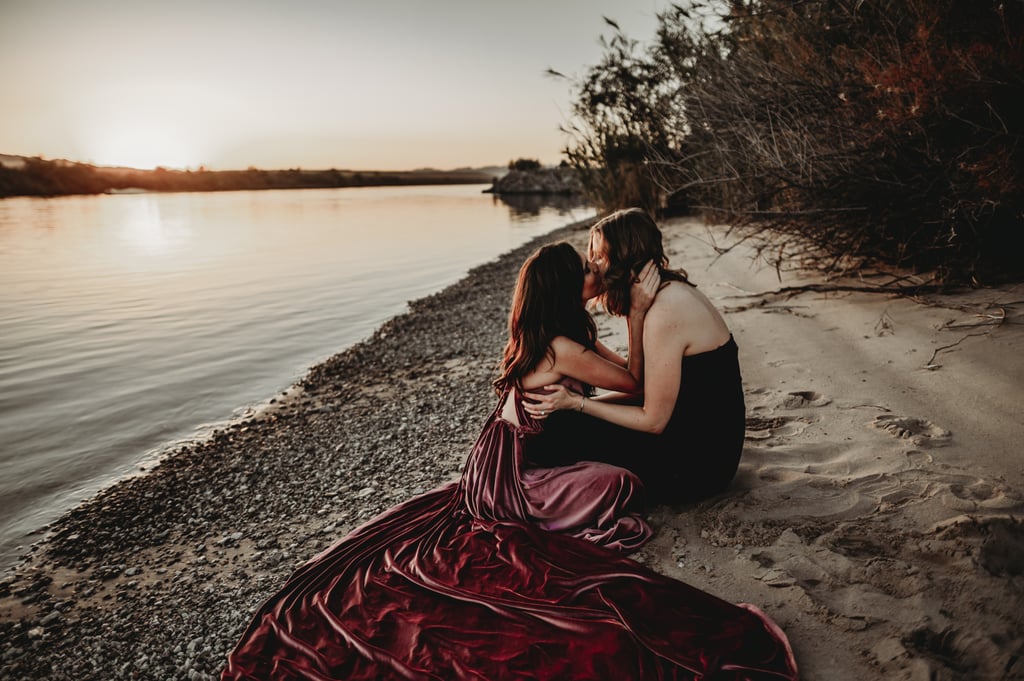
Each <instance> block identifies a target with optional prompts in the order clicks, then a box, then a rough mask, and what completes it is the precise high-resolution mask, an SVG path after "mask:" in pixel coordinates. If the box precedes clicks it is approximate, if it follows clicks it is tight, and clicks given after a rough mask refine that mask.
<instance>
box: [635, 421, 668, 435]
mask: <svg viewBox="0 0 1024 681" xmlns="http://www.w3.org/2000/svg"><path fill="white" fill-rule="evenodd" d="M668 421H669V420H668V419H667V418H664V419H663V418H648V419H646V420H645V421H644V423H643V428H642V430H643V431H644V432H645V433H650V434H651V435H661V434H662V433H664V432H665V428H667V427H668Z"/></svg>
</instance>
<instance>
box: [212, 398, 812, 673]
mask: <svg viewBox="0 0 1024 681" xmlns="http://www.w3.org/2000/svg"><path fill="white" fill-rule="evenodd" d="M513 395H515V393H513ZM513 399H514V401H515V411H516V414H517V416H518V422H519V424H522V425H516V424H513V423H511V422H509V421H507V420H504V419H502V418H501V414H502V406H503V404H504V401H505V400H504V399H501V400H499V403H498V407H497V408H496V409H495V411H494V412H493V413H492V414H491V416H490V417H489V418H488V420H487V422H486V424H485V425H484V428H483V432H482V433H481V435H480V438H479V439H478V440H477V443H476V445H475V446H474V447H473V450H472V453H471V454H470V456H469V459H468V460H467V463H466V467H465V472H464V473H463V475H462V478H461V479H460V480H459V481H458V482H452V483H450V484H447V485H444V486H442V487H440V488H438V489H436V490H434V491H432V492H427V493H426V494H422V495H420V496H418V497H415V498H413V499H411V500H409V501H407V502H405V503H402V504H400V505H398V506H396V507H394V508H392V509H391V510H389V511H386V512H385V513H383V514H381V515H380V516H378V517H377V518H375V519H373V520H371V521H369V522H367V523H366V524H365V525H363V526H361V527H360V528H358V529H356V530H355V531H354V532H352V533H351V534H350V535H348V536H347V537H345V538H344V539H342V540H340V541H339V542H337V543H336V544H334V545H333V546H332V547H330V548H329V549H327V550H325V551H324V552H322V553H321V554H319V555H318V556H316V557H314V558H313V559H312V560H310V561H309V562H308V563H306V564H305V565H303V566H302V567H300V568H299V569H298V570H297V571H296V572H295V573H294V574H293V575H292V576H291V577H290V578H289V580H288V581H287V583H286V584H285V585H284V587H283V588H282V589H281V591H280V592H278V593H277V594H276V595H274V596H273V597H271V598H270V600H268V601H267V602H266V603H265V604H264V605H263V606H262V607H261V608H260V610H259V611H258V612H257V613H256V615H255V617H254V618H253V620H252V622H251V623H250V625H249V627H248V629H247V630H246V631H245V633H244V634H243V635H242V638H241V640H240V641H239V643H238V644H237V646H236V647H235V649H234V651H232V653H231V654H230V656H229V658H228V665H227V668H226V669H225V670H224V672H223V675H222V678H223V679H225V680H226V679H317V680H323V679H353V680H354V679H375V680H376V679H436V680H444V681H449V680H453V679H474V680H488V681H491V680H495V681H496V680H499V679H544V680H547V679H595V680H604V679H615V680H626V679H644V680H646V679H736V680H739V679H796V678H797V673H796V664H795V662H794V660H793V656H792V653H791V651H790V648H789V644H788V641H787V640H786V637H785V635H784V634H783V633H782V631H781V630H780V629H779V628H778V627H777V626H776V625H775V624H774V623H773V622H772V621H771V620H770V619H768V617H766V616H765V615H763V614H762V613H760V612H759V611H758V610H757V609H756V608H753V607H752V606H738V605H733V604H731V603H728V602H726V601H723V600H721V599H719V598H716V597H714V596H712V595H710V594H708V593H705V592H703V591H700V590H699V589H696V588H694V587H691V586H688V585H687V584H684V583H682V582H679V581H676V580H673V579H669V578H668V577H664V576H662V575H660V574H658V573H656V572H654V571H652V570H650V569H648V568H646V567H644V566H642V565H640V564H639V563H637V562H635V561H633V560H630V559H628V558H626V557H624V556H623V555H622V553H623V552H624V551H629V550H631V549H633V548H636V547H637V546H639V545H640V544H642V543H643V542H644V541H646V540H647V539H648V538H649V536H650V528H649V527H648V526H647V524H646V523H645V522H644V521H643V519H642V518H641V517H640V516H639V515H637V514H636V513H635V512H633V506H634V504H635V501H634V499H635V496H636V494H637V492H638V485H639V483H638V481H637V478H636V477H635V476H634V475H633V474H632V473H630V472H628V471H626V470H624V469H621V468H616V467H614V466H610V465H608V464H598V463H588V462H582V463H577V464H574V465H572V466H566V467H561V468H554V469H530V468H527V467H526V464H525V463H524V462H525V459H524V456H523V449H524V445H526V446H528V445H529V440H530V438H531V437H532V436H534V435H536V434H537V432H539V430H540V428H541V425H540V423H539V422H537V421H535V420H533V419H531V418H530V417H529V415H528V414H527V413H526V412H525V410H523V408H522V404H521V402H520V401H519V400H518V399H515V398H513Z"/></svg>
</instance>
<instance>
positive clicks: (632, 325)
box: [626, 315, 644, 385]
mask: <svg viewBox="0 0 1024 681" xmlns="http://www.w3.org/2000/svg"><path fill="white" fill-rule="evenodd" d="M626 327H627V333H628V342H629V348H628V350H627V356H626V371H628V372H629V374H630V375H631V376H632V377H633V378H635V379H636V382H637V384H639V385H643V384H644V317H643V316H642V315H630V316H629V318H628V322H627V325H626Z"/></svg>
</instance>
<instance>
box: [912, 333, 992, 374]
mask: <svg viewBox="0 0 1024 681" xmlns="http://www.w3.org/2000/svg"><path fill="white" fill-rule="evenodd" d="M987 335H988V331H981V332H979V333H969V334H967V335H966V336H964V337H963V338H961V339H960V340H958V341H957V342H956V343H950V344H949V345H943V346H942V347H941V348H935V352H933V353H932V356H931V357H929V358H928V361H927V362H926V363H925V365H924V368H925V369H932V370H934V369H938V368H939V367H941V366H942V365H941V364H934V362H935V357H936V356H937V355H938V354H939V353H940V352H942V351H943V350H949V349H950V348H955V347H956V346H958V345H960V344H961V343H963V342H964V341H965V340H967V339H968V338H970V337H971V336H987Z"/></svg>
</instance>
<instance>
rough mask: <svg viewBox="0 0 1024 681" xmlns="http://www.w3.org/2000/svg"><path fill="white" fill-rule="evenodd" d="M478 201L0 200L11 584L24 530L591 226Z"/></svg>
mask: <svg viewBox="0 0 1024 681" xmlns="http://www.w3.org/2000/svg"><path fill="white" fill-rule="evenodd" d="M482 189H483V187H482V186H480V185H452V186H426V187H373V188H369V187H368V188H355V189H322V190H317V189H309V190H291V191H290V190H267V191H260V192H244V191H243V192H211V193H192V194H189V193H180V194H138V195H111V196H96V197H74V196H72V197H61V198H56V199H30V198H13V199H4V200H2V201H0V570H2V569H3V568H4V567H6V564H8V563H9V562H10V561H12V560H13V558H14V556H15V555H16V554H17V553H18V549H17V548H16V547H17V546H18V545H19V544H22V543H25V542H27V541H33V540H31V539H28V537H29V536H30V534H29V533H31V532H33V531H35V530H37V529H38V528H40V527H43V526H44V525H46V524H47V523H48V522H50V521H52V520H53V519H54V518H55V517H57V516H58V515H59V514H60V513H61V512H62V511H64V510H66V509H68V508H70V507H71V506H72V505H74V504H75V503H77V502H79V501H81V500H82V499H83V498H85V497H86V496H88V495H90V494H92V493H94V492H95V491H97V490H98V489H101V488H102V487H103V486H104V485H106V484H108V483H109V482H110V481H112V480H114V479H116V478H117V477H119V476H121V475H124V474H127V473H130V472H132V471H134V469H135V467H136V465H137V464H138V462H139V461H141V460H148V458H150V457H151V455H153V454H155V453H157V452H160V451H164V450H165V449H166V448H167V447H168V446H169V445H168V444H167V443H170V442H173V441H176V440H178V439H179V438H187V437H189V436H190V435H193V434H196V433H200V434H201V433H203V432H206V430H207V428H206V427H205V426H203V424H216V423H223V422H224V421H225V420H226V419H229V418H231V417H232V415H233V414H237V413H239V412H238V411H237V410H239V409H241V408H244V407H245V406H246V405H252V404H257V403H259V402H261V401H262V400H265V399H268V398H269V397H271V396H273V395H275V394H277V393H278V392H279V391H280V390H282V389H283V388H285V387H287V386H288V385H289V384H290V383H292V382H293V381H294V380H295V379H296V378H298V377H299V376H301V374H302V373H303V372H304V371H305V367H308V366H310V365H311V364H313V363H315V362H317V361H319V360H321V359H325V358H326V357H328V356H329V355H331V354H333V353H334V352H338V351H339V350H341V349H344V348H345V347H347V346H348V345H350V344H351V343H354V342H356V341H358V340H360V339H361V338H365V337H367V336H369V335H370V333H371V332H372V331H373V329H374V328H376V327H377V326H379V325H380V324H381V323H382V322H383V321H384V320H386V319H387V318H389V317H392V316H394V315H395V314H398V313H400V312H402V311H403V310H404V309H405V308H406V301H408V300H413V299H417V298H420V297H422V296H425V295H428V294H430V293H433V292H435V291H437V290H439V289H440V288H443V287H444V286H445V285H447V284H449V283H451V282H454V281H456V280H457V279H458V278H459V277H461V276H462V273H464V272H465V271H466V270H467V269H469V268H470V267H473V266H475V265H477V264H479V263H481V262H486V261H488V260H490V259H491V258H494V257H495V256H496V255H498V254H499V253H502V252H505V251H507V250H509V249H510V248H514V247H516V246H518V245H520V244H521V243H523V242H524V241H526V240H528V239H530V238H532V237H533V236H537V235H540V234H544V233H547V232H549V231H551V230H552V229H554V228H555V227H559V226H562V225H564V224H567V223H571V222H577V221H579V220H582V219H584V218H587V217H590V216H591V215H592V214H593V212H592V211H590V210H588V209H577V210H575V211H573V208H572V207H573V206H577V207H578V206H579V205H580V204H579V203H578V202H576V201H572V200H566V199H567V198H568V197H528V198H527V197H524V198H526V199H527V200H526V201H522V202H520V201H515V200H514V199H513V200H512V202H509V201H499V200H497V199H488V198H487V196H486V195H485V194H483V193H482ZM513 203H514V205H513ZM497 350H498V348H496V349H495V351H496V352H497Z"/></svg>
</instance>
